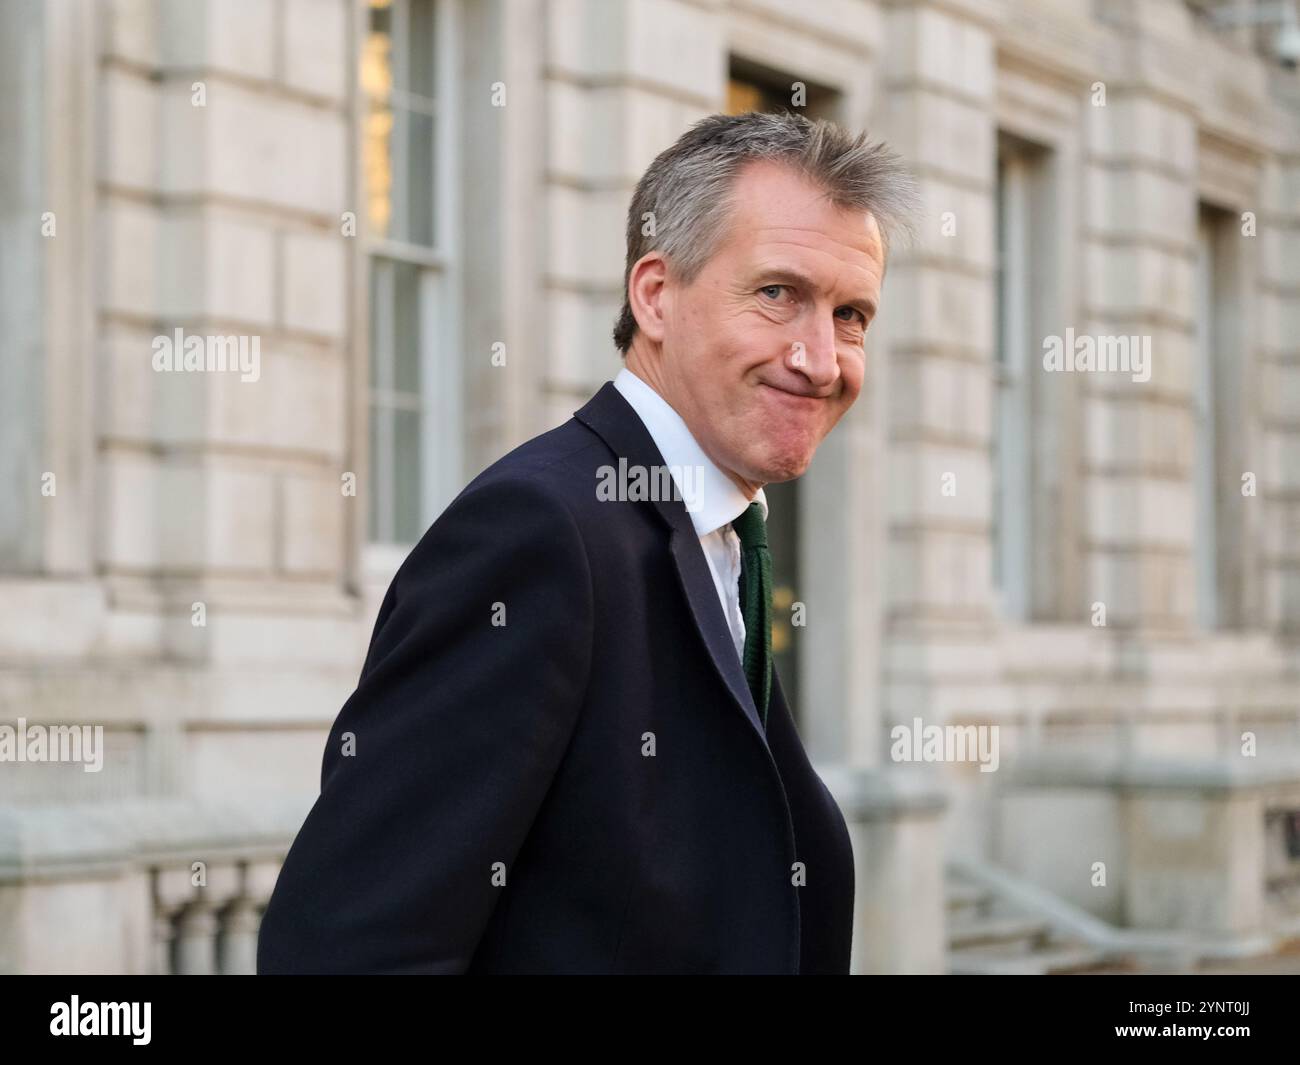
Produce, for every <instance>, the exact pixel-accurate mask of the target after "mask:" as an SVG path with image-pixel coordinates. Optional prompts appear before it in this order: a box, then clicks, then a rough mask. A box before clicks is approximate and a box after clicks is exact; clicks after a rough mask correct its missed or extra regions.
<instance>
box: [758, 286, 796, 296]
mask: <svg viewBox="0 0 1300 1065" xmlns="http://www.w3.org/2000/svg"><path fill="white" fill-rule="evenodd" d="M789 287H790V286H789V285H764V286H763V287H762V288H760V289H759V290H758V291H759V292H761V293H763V295H764V296H767V297H768V298H769V299H776V298H777V296H779V295H780V294H781V293H782V292H784V291H785V290H786V289H787V288H789Z"/></svg>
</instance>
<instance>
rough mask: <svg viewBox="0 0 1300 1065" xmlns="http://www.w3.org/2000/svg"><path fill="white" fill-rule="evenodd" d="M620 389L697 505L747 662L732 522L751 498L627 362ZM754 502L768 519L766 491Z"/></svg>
mask: <svg viewBox="0 0 1300 1065" xmlns="http://www.w3.org/2000/svg"><path fill="white" fill-rule="evenodd" d="M614 387H615V388H617V389H618V391H619V393H620V394H621V395H622V396H623V398H624V399H626V400H627V401H628V403H630V404H631V406H632V409H633V410H635V411H636V412H637V414H638V415H639V416H640V418H641V421H642V422H644V423H645V427H646V429H647V430H648V431H649V433H650V436H651V438H652V439H653V440H654V442H655V446H657V447H658V448H659V454H661V455H662V456H663V459H664V464H665V465H666V466H668V468H669V469H670V470H671V471H672V472H673V480H674V482H675V483H676V484H677V490H678V492H679V493H680V494H681V496H682V498H683V499H684V500H686V501H687V502H688V503H690V504H694V505H693V506H688V507H687V512H688V513H689V514H690V516H691V522H692V524H693V525H694V526H695V532H696V534H697V535H698V536H699V538H700V547H702V548H703V549H704V558H705V560H706V561H707V562H708V564H709V572H710V573H712V574H713V585H714V587H715V588H716V589H717V592H718V601H719V602H720V603H721V604H722V614H723V616H724V617H725V618H726V619H727V627H728V628H729V629H730V630H731V638H732V640H733V641H735V644H736V654H737V656H738V657H739V658H740V659H741V661H742V662H743V661H744V658H745V621H744V619H743V618H742V617H741V616H740V587H739V584H740V537H739V536H737V535H736V532H735V530H734V529H733V528H732V527H731V523H732V522H733V521H734V520H735V519H736V518H738V517H740V515H741V514H743V513H744V512H745V510H746V509H747V508H748V507H749V504H750V502H751V501H750V500H749V499H747V498H746V497H745V493H744V492H742V491H741V490H740V487H739V486H738V485H737V484H736V482H735V481H733V480H732V479H731V478H730V477H728V476H727V475H726V474H725V473H723V472H722V471H721V470H720V469H718V467H717V466H716V465H714V463H713V460H712V459H710V458H709V456H708V455H706V454H705V453H704V449H703V448H701V447H700V445H699V444H698V443H697V442H696V440H695V437H694V436H692V435H691V431H690V430H689V429H688V428H686V423H685V422H684V421H682V418H681V415H680V414H678V413H677V412H676V411H675V410H673V408H672V407H671V406H669V405H668V401H667V400H665V399H664V398H663V397H662V396H661V395H659V393H658V392H656V391H655V390H654V389H653V388H651V387H650V386H649V385H648V384H646V383H645V382H644V381H643V380H641V378H639V377H638V376H637V375H636V374H634V373H633V372H632V371H631V370H629V369H628V368H627V367H626V366H624V367H623V368H622V369H621V370H619V371H618V374H617V375H616V376H615V377H614ZM688 467H694V470H695V474H694V475H695V477H696V482H695V484H694V485H693V486H690V488H691V490H688V485H686V484H683V483H682V481H681V480H680V479H679V478H678V476H677V471H678V470H680V469H686V468H688ZM754 501H756V502H757V503H758V504H759V505H760V506H761V507H762V508H763V520H764V521H767V497H766V496H764V495H763V489H761V488H760V489H759V490H758V494H757V495H756V496H754Z"/></svg>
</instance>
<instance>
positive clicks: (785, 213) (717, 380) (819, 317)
mask: <svg viewBox="0 0 1300 1065" xmlns="http://www.w3.org/2000/svg"><path fill="white" fill-rule="evenodd" d="M883 273H884V250H883V247H882V244H881V238H880V231H879V228H878V227H877V225H876V221H875V219H874V218H873V217H872V216H871V215H870V214H868V213H867V212H863V211H858V212H855V211H843V210H840V209H839V208H836V207H834V206H833V205H832V204H831V203H830V202H829V201H828V200H827V199H826V196H825V194H824V193H823V191H822V190H821V189H820V188H819V187H818V186H816V185H814V184H811V183H810V182H808V181H807V180H806V179H805V178H803V177H801V176H800V175H799V174H798V173H797V172H796V171H795V170H793V169H791V168H789V167H786V166H781V165H778V164H774V163H768V162H757V163H751V164H749V165H748V166H747V167H745V169H743V170H742V171H741V173H740V175H739V177H738V178H737V181H736V184H735V187H734V193H733V209H732V216H731V220H730V224H729V227H728V230H727V234H726V235H725V236H724V238H723V241H722V243H721V245H720V246H719V247H718V249H717V250H716V252H715V253H714V255H713V257H712V258H711V259H710V260H709V262H708V263H707V264H706V266H705V267H704V269H703V271H702V272H701V273H700V275H699V276H698V277H697V278H696V279H695V280H694V281H693V282H692V283H690V284H688V285H683V284H682V283H681V282H680V281H679V280H678V279H676V278H675V277H674V276H673V275H672V273H671V272H669V273H668V274H667V276H666V277H665V278H664V287H663V290H662V293H661V297H660V309H661V312H662V315H663V324H662V329H663V332H662V357H661V359H660V360H659V362H660V366H659V370H660V378H661V379H660V381H659V382H658V383H659V385H660V386H661V387H662V388H663V389H664V390H666V394H665V398H666V399H667V400H668V401H669V403H671V404H672V406H673V407H674V408H675V409H676V410H677V412H678V413H679V414H680V415H681V416H682V419H683V420H684V421H685V422H686V424H687V426H688V427H689V428H690V430H691V432H692V433H693V434H694V436H695V438H696V439H697V440H698V441H699V443H700V446H701V447H702V448H703V449H704V451H705V452H706V453H707V454H708V455H709V457H710V458H711V459H712V460H713V461H714V462H715V463H717V464H718V466H720V467H721V468H722V469H723V470H725V471H727V472H729V473H731V474H732V475H733V477H736V476H738V477H739V478H741V479H742V480H744V481H746V482H748V483H749V484H751V485H755V486H757V485H761V484H765V483H768V482H772V481H786V480H789V479H790V478H792V477H797V476H799V475H800V474H801V473H803V472H804V470H805V469H807V467H808V464H809V462H811V461H812V456H813V452H814V451H816V449H817V445H818V444H820V443H821V442H822V440H823V439H824V438H825V436H826V434H827V433H829V432H830V431H831V429H832V428H833V427H834V426H835V423H836V422H838V421H839V420H840V418H841V417H842V416H843V415H844V412H845V411H847V410H848V409H849V407H850V406H852V404H853V401H854V400H855V399H857V397H858V393H859V392H860V391H861V389H862V378H863V372H864V369H865V362H866V355H865V352H864V350H863V341H864V337H865V333H866V329H867V326H868V325H869V324H870V322H871V319H872V317H873V316H874V314H875V311H876V307H877V305H878V304H879V302H880V284H881V279H882V275H883Z"/></svg>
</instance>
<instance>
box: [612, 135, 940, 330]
mask: <svg viewBox="0 0 1300 1065" xmlns="http://www.w3.org/2000/svg"><path fill="white" fill-rule="evenodd" d="M756 159H766V160H772V161H776V162H784V163H788V164H789V165H790V166H792V167H794V168H796V169H797V170H798V171H799V172H800V173H801V174H803V175H804V176H805V177H806V178H808V179H809V180H811V181H813V182H814V183H816V184H818V185H821V186H822V187H823V188H824V189H825V190H826V193H827V195H828V196H829V197H830V200H831V202H832V203H833V204H835V206H836V207H838V208H840V209H842V210H858V211H869V212H870V213H871V215H872V216H873V217H874V218H875V220H876V224H877V225H878V226H879V227H880V236H881V240H882V242H883V245H884V249H885V251H886V252H887V251H888V248H889V242H890V237H891V235H892V234H893V232H894V231H895V230H901V231H903V232H905V233H908V234H910V233H911V220H912V216H913V214H914V212H915V211H916V208H917V202H918V197H917V187H916V181H915V179H914V178H913V177H912V175H911V174H910V173H909V172H908V171H907V170H906V169H905V168H904V166H903V164H902V160H901V159H900V158H899V157H898V156H897V155H896V154H895V153H894V152H893V151H891V150H890V149H889V148H888V147H887V146H886V145H884V144H882V143H879V142H874V143H873V142H869V141H868V140H867V135H866V134H865V133H859V134H857V136H854V135H852V134H850V133H849V132H848V131H847V130H845V129H843V128H842V127H840V126H837V125H836V124H835V123H833V122H828V121H826V120H825V119H818V120H817V121H815V122H814V121H811V120H809V119H807V118H805V117H804V116H803V115H798V114H794V113H793V112H784V113H777V114H767V113H759V112H756V111H749V112H747V113H745V114H743V115H710V116H709V117H708V118H704V119H701V120H700V121H699V122H696V123H695V125H693V126H692V127H691V128H690V129H688V130H687V131H686V132H685V133H683V134H682V135H681V136H680V137H679V138H677V140H676V142H675V143H674V144H672V145H671V146H670V147H668V148H666V149H665V150H664V151H662V152H660V153H659V155H658V156H657V157H656V158H655V161H654V162H653V163H651V164H650V167H649V168H648V169H647V170H646V172H645V173H644V174H643V175H642V176H641V180H640V181H638V182H637V186H636V191H635V192H634V193H633V194H632V203H631V205H630V206H629V207H628V212H627V265H626V266H625V267H624V269H623V310H622V312H621V313H620V314H619V318H618V323H617V324H616V325H615V326H614V343H615V344H616V345H617V346H618V349H619V351H620V352H622V353H623V354H624V355H626V354H627V352H628V349H629V348H630V347H631V346H632V337H633V334H635V332H636V318H635V317H634V316H633V314H632V305H631V303H630V301H629V300H628V295H627V284H628V281H629V280H630V279H631V276H632V267H633V266H635V265H636V264H637V262H638V261H639V260H640V259H641V257H642V256H643V255H645V254H646V253H647V252H651V251H660V252H663V254H664V256H665V258H666V259H667V260H668V262H669V269H671V270H672V271H673V273H674V274H675V275H676V276H677V277H678V278H679V279H680V280H682V281H683V282H686V283H687V284H689V283H690V282H691V281H694V280H695V278H696V277H698V276H699V273H700V271H701V270H702V269H703V268H704V266H705V264H706V263H707V262H708V261H709V259H710V258H711V257H712V255H713V253H714V252H715V251H716V250H717V247H718V245H719V244H720V243H721V241H722V237H723V235H724V233H725V232H726V229H727V224H728V222H729V220H730V217H731V206H732V204H731V202H730V196H731V192H732V188H733V187H734V185H735V181H736V177H737V175H738V174H739V172H740V170H741V167H742V166H744V164H746V163H748V162H750V161H752V160H756ZM647 219H652V220H653V225H651V226H649V227H647V226H646V221H647ZM647 228H649V229H650V230H651V231H652V232H651V233H650V234H649V235H647V234H646V232H645V229H647Z"/></svg>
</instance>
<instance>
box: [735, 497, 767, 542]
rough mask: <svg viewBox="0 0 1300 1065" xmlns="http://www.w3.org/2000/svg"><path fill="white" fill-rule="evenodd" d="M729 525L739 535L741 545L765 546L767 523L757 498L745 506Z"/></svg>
mask: <svg viewBox="0 0 1300 1065" xmlns="http://www.w3.org/2000/svg"><path fill="white" fill-rule="evenodd" d="M731 527H732V528H733V529H735V530H736V535H737V536H739V537H740V546H741V547H744V548H750V547H766V546H767V523H766V522H765V521H764V520H763V507H762V505H761V504H760V503H759V502H758V501H757V500H755V501H754V502H753V503H750V504H749V506H748V507H746V508H745V511H744V513H743V514H741V515H740V517H738V518H736V519H735V520H734V521H733V522H732V523H731Z"/></svg>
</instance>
